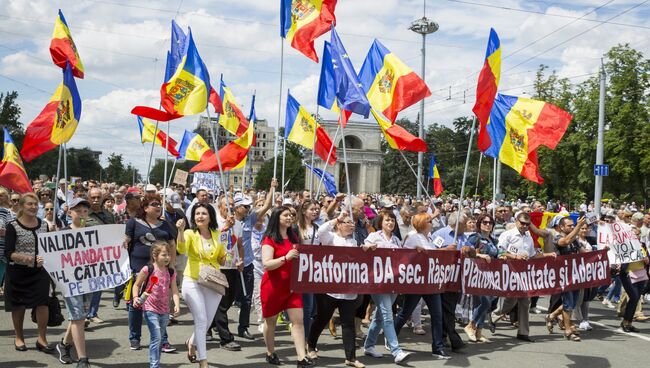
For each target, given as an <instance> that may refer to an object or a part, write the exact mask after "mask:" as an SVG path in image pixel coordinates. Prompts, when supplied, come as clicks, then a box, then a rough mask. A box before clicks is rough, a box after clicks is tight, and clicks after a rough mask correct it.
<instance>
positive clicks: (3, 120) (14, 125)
mask: <svg viewBox="0 0 650 368" xmlns="http://www.w3.org/2000/svg"><path fill="white" fill-rule="evenodd" d="M17 98H18V92H16V91H11V92H6V93H0V125H1V126H2V127H4V128H7V129H9V134H11V136H12V137H13V138H14V139H17V138H21V139H20V143H22V136H23V135H24V133H23V125H22V124H21V123H20V121H19V119H20V106H18V104H17V103H16V99H17ZM21 145H22V144H21Z"/></svg>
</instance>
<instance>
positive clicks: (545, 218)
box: [530, 211, 564, 250]
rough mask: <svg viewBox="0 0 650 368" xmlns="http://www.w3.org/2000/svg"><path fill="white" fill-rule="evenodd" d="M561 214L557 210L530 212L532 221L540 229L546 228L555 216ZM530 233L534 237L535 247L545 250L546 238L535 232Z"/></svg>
mask: <svg viewBox="0 0 650 368" xmlns="http://www.w3.org/2000/svg"><path fill="white" fill-rule="evenodd" d="M557 215H560V214H559V213H556V212H546V211H545V212H531V213H530V222H531V223H532V224H533V225H535V226H536V227H537V228H538V229H546V228H548V227H549V225H550V224H551V221H553V219H554V218H555V216H557ZM562 216H564V215H562ZM530 235H531V236H532V237H533V243H534V244H535V248H541V249H542V250H544V238H540V237H538V236H537V235H536V234H535V233H534V232H532V231H531V232H530Z"/></svg>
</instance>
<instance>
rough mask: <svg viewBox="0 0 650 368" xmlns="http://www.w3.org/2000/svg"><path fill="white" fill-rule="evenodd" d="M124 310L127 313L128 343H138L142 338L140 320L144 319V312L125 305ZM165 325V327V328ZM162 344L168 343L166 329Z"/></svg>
mask: <svg viewBox="0 0 650 368" xmlns="http://www.w3.org/2000/svg"><path fill="white" fill-rule="evenodd" d="M126 310H127V311H129V341H137V342H140V338H141V337H142V319H143V317H144V312H143V311H142V309H135V308H133V304H131V303H127V304H126ZM166 326H167V325H165V327H166ZM162 343H163V344H167V343H169V340H168V336H167V329H165V330H164V331H163V338H162Z"/></svg>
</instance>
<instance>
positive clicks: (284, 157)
mask: <svg viewBox="0 0 650 368" xmlns="http://www.w3.org/2000/svg"><path fill="white" fill-rule="evenodd" d="M285 129H286V128H285ZM285 134H286V133H285ZM286 159H287V140H286V138H284V135H283V136H282V193H284V163H285V161H286Z"/></svg>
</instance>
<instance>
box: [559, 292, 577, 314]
mask: <svg viewBox="0 0 650 368" xmlns="http://www.w3.org/2000/svg"><path fill="white" fill-rule="evenodd" d="M579 296H580V290H573V291H565V292H563V293H562V307H563V308H564V310H565V311H567V312H571V311H572V310H574V309H576V303H577V302H578V297H579Z"/></svg>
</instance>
